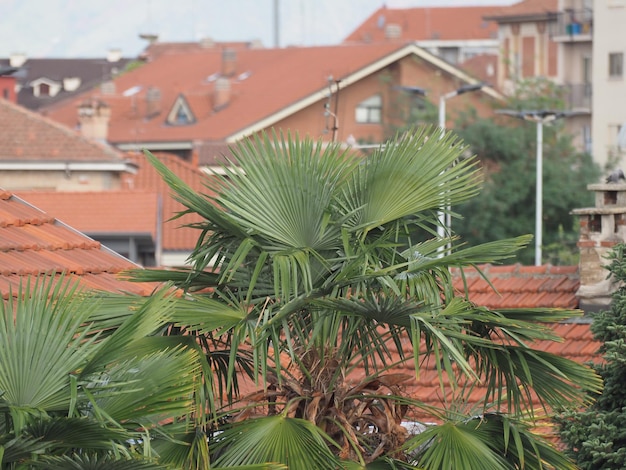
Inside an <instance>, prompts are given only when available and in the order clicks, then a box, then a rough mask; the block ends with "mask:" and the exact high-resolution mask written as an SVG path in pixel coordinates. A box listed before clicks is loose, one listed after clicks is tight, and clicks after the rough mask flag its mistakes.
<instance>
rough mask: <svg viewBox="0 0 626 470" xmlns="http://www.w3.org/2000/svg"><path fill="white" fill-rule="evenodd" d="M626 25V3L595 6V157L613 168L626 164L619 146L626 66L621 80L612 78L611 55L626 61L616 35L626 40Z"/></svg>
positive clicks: (616, 0) (610, 0)
mask: <svg viewBox="0 0 626 470" xmlns="http://www.w3.org/2000/svg"><path fill="white" fill-rule="evenodd" d="M624 25H626V0H606V1H602V2H594V35H593V109H594V110H595V111H596V112H595V113H594V114H593V122H592V133H593V157H594V160H596V161H597V162H598V163H600V164H602V165H608V166H609V167H611V168H615V167H619V166H623V165H625V164H626V148H624V149H620V148H618V146H617V143H618V142H617V137H618V132H619V129H620V128H621V127H622V126H625V125H626V81H625V77H624V72H625V70H624V65H626V64H624V63H622V75H621V77H610V76H609V54H611V53H621V54H622V57H623V60H626V41H624V40H616V34H619V35H622V36H621V37H623V31H624ZM625 140H626V139H625ZM622 144H623V146H624V147H626V142H622Z"/></svg>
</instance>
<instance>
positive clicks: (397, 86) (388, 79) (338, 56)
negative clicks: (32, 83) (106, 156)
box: [43, 43, 500, 165]
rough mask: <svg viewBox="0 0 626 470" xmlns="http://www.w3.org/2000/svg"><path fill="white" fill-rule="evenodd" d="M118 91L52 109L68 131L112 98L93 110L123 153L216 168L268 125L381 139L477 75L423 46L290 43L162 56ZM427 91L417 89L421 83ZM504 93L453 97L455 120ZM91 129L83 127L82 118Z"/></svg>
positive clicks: (331, 136) (119, 83)
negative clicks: (84, 107)
mask: <svg viewBox="0 0 626 470" xmlns="http://www.w3.org/2000/svg"><path fill="white" fill-rule="evenodd" d="M113 82H114V84H115V89H116V90H117V91H116V93H114V94H110V95H103V94H102V93H101V92H100V91H99V90H93V91H92V92H86V93H83V94H81V95H79V96H78V97H76V98H73V99H70V100H65V101H63V102H62V103H59V104H56V105H52V106H50V107H47V108H45V110H43V112H45V113H46V115H47V116H49V117H50V118H52V119H55V120H57V121H59V122H61V123H63V124H65V125H67V126H69V127H75V126H76V123H77V121H78V119H79V117H78V116H77V113H76V109H77V106H78V105H80V104H81V103H84V102H86V101H90V100H91V101H93V100H95V101H97V102H104V103H106V105H107V106H108V108H109V109H110V116H108V115H106V114H102V115H98V113H97V112H95V111H94V112H91V113H86V112H85V113H83V114H84V115H87V114H88V115H89V117H91V116H94V117H96V119H99V120H100V121H102V122H103V124H98V126H97V127H98V128H99V129H101V130H104V129H106V136H104V135H103V134H97V133H92V134H91V137H95V138H99V139H104V138H106V141H107V142H109V143H110V144H112V145H114V146H116V147H117V148H119V149H121V150H132V151H134V150H140V149H142V148H148V149H150V150H152V151H166V152H170V153H175V154H177V155H179V156H180V157H182V158H183V159H185V160H191V155H192V153H193V152H192V151H193V150H194V149H197V150H198V157H199V160H200V164H201V165H211V164H213V163H214V162H215V161H216V160H217V159H219V158H221V154H222V152H223V150H224V149H225V148H227V145H228V144H232V143H234V142H237V141H239V140H241V139H242V138H244V137H247V136H251V135H254V134H256V133H258V132H261V131H266V130H270V129H275V130H282V131H285V132H287V131H289V132H292V133H298V134H300V135H301V136H309V137H312V138H315V139H318V138H321V139H324V140H326V141H337V142H349V143H355V142H356V143H380V142H382V141H384V140H385V138H386V137H389V136H391V135H393V133H394V132H395V130H396V129H398V128H399V127H400V126H401V125H403V124H404V122H405V119H406V116H407V112H408V111H410V108H411V107H420V106H424V102H423V101H420V100H421V98H416V97H415V96H414V95H413V94H410V93H407V92H406V91H404V89H403V88H402V87H410V88H411V89H412V90H417V89H419V88H421V89H424V90H425V91H426V92H427V93H428V96H427V99H429V100H432V101H434V102H435V103H436V102H437V101H438V98H439V96H440V95H441V94H444V93H447V92H449V91H451V90H456V89H457V88H459V87H460V86H462V85H467V84H476V83H478V80H477V79H475V78H474V77H471V76H470V75H468V74H467V73H465V72H464V71H462V70H460V69H459V68H457V67H455V66H453V65H451V64H449V63H448V62H446V61H444V60H442V59H441V58H440V57H438V56H436V55H434V54H431V53H430V52H428V51H426V50H424V49H422V48H420V47H418V46H416V45H415V44H404V45H403V44H397V43H382V44H352V45H341V46H327V47H310V48H285V49H255V48H244V49H228V48H225V49H220V50H216V49H215V48H207V49H202V48H200V49H195V50H192V51H191V52H180V53H173V54H162V55H157V56H156V57H154V59H153V60H151V61H150V62H148V63H146V64H145V65H143V66H142V67H139V68H137V69H135V70H133V71H130V72H128V73H125V74H123V75H121V76H119V77H117V78H116V79H115V80H114V81H113ZM418 87H419V88H418ZM499 98H500V95H499V94H498V93H497V92H496V91H495V90H493V89H492V88H490V87H486V88H484V89H483V90H482V91H480V92H477V93H466V94H463V95H462V96H459V97H458V98H456V99H454V100H451V101H450V103H449V106H448V111H449V112H448V119H449V121H450V122H451V121H452V119H453V118H454V116H455V113H456V112H457V111H458V110H460V109H464V108H466V107H468V106H471V107H473V108H475V109H476V110H477V112H478V113H479V114H480V115H489V114H490V113H491V112H492V110H491V105H492V103H493V101H494V100H497V99H499ZM81 128H82V129H86V126H85V123H83V124H81Z"/></svg>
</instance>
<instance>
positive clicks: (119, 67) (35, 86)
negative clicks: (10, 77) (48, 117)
mask: <svg viewBox="0 0 626 470" xmlns="http://www.w3.org/2000/svg"><path fill="white" fill-rule="evenodd" d="M133 61H134V59H129V58H124V57H122V55H121V51H120V50H118V49H112V50H110V51H109V53H108V54H107V56H106V57H101V58H91V59H48V58H45V59H35V58H28V57H27V56H26V54H13V55H11V56H10V57H8V58H5V59H0V69H1V68H3V67H12V68H15V69H16V71H15V73H14V76H15V78H16V82H15V99H16V100H17V103H18V104H20V105H21V106H24V107H25V108H28V109H32V110H38V109H39V108H41V107H44V106H48V105H50V104H52V103H57V102H59V101H62V100H64V99H66V98H69V97H71V96H74V95H76V94H78V93H82V92H84V91H86V90H91V89H93V88H97V87H101V88H102V90H103V91H104V92H107V91H108V92H110V91H111V87H112V84H111V79H112V78H113V77H115V76H117V75H118V74H120V73H121V72H122V71H124V70H125V68H126V67H127V66H129V65H131V64H132V63H133Z"/></svg>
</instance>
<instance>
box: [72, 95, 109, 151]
mask: <svg viewBox="0 0 626 470" xmlns="http://www.w3.org/2000/svg"><path fill="white" fill-rule="evenodd" d="M110 118H111V108H109V105H107V104H106V103H104V102H103V101H99V100H96V99H89V100H86V101H83V102H82V103H81V104H80V105H79V106H78V122H79V124H80V132H81V134H82V135H83V136H84V137H87V138H88V139H94V140H98V141H100V142H106V140H107V136H108V131H109V119H110Z"/></svg>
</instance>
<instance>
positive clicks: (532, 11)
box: [484, 0, 558, 22]
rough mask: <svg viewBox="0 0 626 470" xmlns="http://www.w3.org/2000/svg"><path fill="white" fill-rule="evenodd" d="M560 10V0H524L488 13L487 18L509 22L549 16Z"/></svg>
mask: <svg viewBox="0 0 626 470" xmlns="http://www.w3.org/2000/svg"><path fill="white" fill-rule="evenodd" d="M557 11H558V0H523V1H521V2H518V3H514V4H513V5H510V6H506V7H500V8H497V9H494V10H493V11H492V12H491V13H486V14H485V15H484V16H485V19H493V20H495V21H501V22H507V21H516V20H518V19H524V18H531V17H532V18H534V17H549V16H550V15H551V14H556V12H557Z"/></svg>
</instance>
